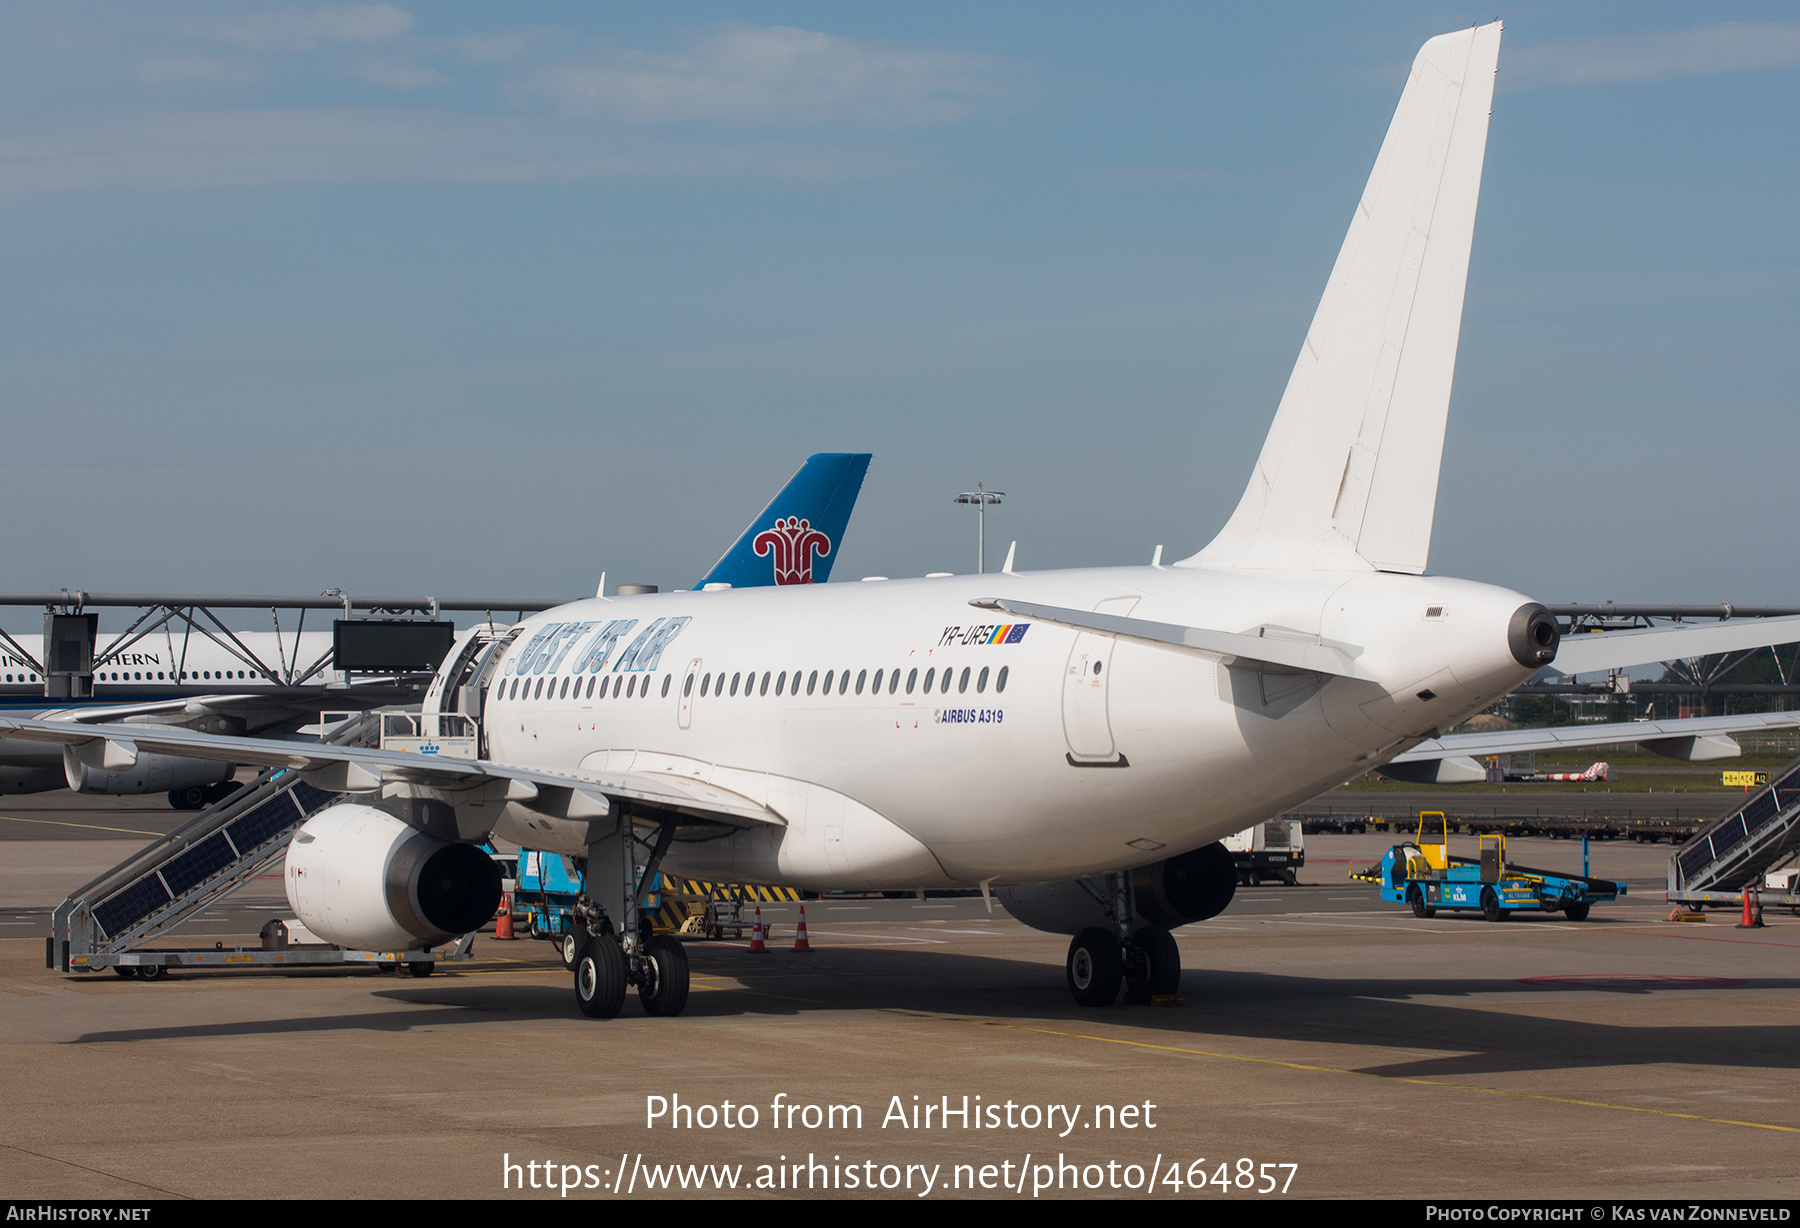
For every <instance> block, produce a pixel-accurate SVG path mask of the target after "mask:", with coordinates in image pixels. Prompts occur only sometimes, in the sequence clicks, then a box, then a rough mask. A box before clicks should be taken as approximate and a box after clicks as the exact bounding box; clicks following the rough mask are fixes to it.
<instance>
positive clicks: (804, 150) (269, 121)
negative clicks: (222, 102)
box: [0, 107, 915, 192]
mask: <svg viewBox="0 0 1800 1228" xmlns="http://www.w3.org/2000/svg"><path fill="white" fill-rule="evenodd" d="M912 169H915V167H914V159H913V158H912V157H911V156H910V155H909V154H907V153H905V152H901V153H897V154H896V153H878V152H871V151H869V150H866V149H853V148H842V147H836V146H823V145H816V144H805V143H799V142H792V141H789V142H775V141H761V142H741V143H732V144H725V143H719V142H702V141H675V140H666V139H648V138H646V137H644V136H643V135H642V134H634V133H629V132H626V133H621V132H619V131H617V130H615V129H607V128H604V127H600V126H596V125H595V124H593V123H591V122H588V121H582V120H569V119H546V118H541V117H525V116H498V117H488V116H470V115H463V114H458V113H453V112H445V111H410V110H392V109H380V108H353V107H340V108H307V109H296V110H262V111H224V110H221V111H162V112H153V113H108V114H102V115H88V116H82V117H74V118H71V119H68V120H65V121H64V122H63V123H62V124H61V125H59V126H58V127H56V128H53V129H49V130H42V131H37V132H30V133H11V134H7V133H0V192H66V191H87V190H95V189H114V188H136V189H176V190H179V189H196V188H237V187H260V186H267V185H274V184H300V183H387V184H393V183H535V182H555V181H569V180H579V179H595V178H635V179H644V178H663V179H669V178H674V179H789V180H792V179H801V180H834V179H854V178H867V177H872V176H882V175H891V174H896V173H902V172H905V171H910V170H912Z"/></svg>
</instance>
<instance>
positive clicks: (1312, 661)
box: [969, 597, 1368, 678]
mask: <svg viewBox="0 0 1800 1228" xmlns="http://www.w3.org/2000/svg"><path fill="white" fill-rule="evenodd" d="M969 604H970V605H972V606H975V607H977V608H978V609H983V610H1000V611H1003V612H1005V613H1007V614H1016V615H1018V616H1019V617H1020V618H1035V619H1038V620H1039V621H1041V622H1047V623H1059V624H1061V625H1062V626H1065V627H1074V628H1076V629H1077V630H1080V631H1092V632H1096V633H1097V634H1100V635H1115V636H1123V637H1125V638H1126V639H1133V640H1145V641H1148V642H1149V643H1152V644H1165V645H1167V646H1169V647H1171V648H1189V649H1193V650H1194V651H1196V652H1204V653H1207V654H1209V655H1212V656H1216V657H1221V658H1223V659H1224V660H1225V661H1227V662H1228V663H1229V662H1233V661H1247V662H1249V663H1251V664H1252V665H1261V666H1273V667H1275V668H1276V669H1281V670H1294V671H1298V672H1304V673H1314V674H1331V675H1333V676H1335V677H1339V678H1367V677H1368V675H1367V674H1365V673H1364V672H1363V671H1362V670H1360V669H1359V668H1357V665H1356V662H1355V661H1354V660H1353V659H1352V658H1351V653H1352V652H1354V651H1355V650H1354V649H1349V647H1348V646H1347V645H1342V644H1333V643H1330V642H1328V641H1326V640H1322V639H1319V638H1317V637H1316V636H1313V637H1299V636H1293V637H1290V636H1287V635H1246V634H1243V633H1241V632H1236V631H1212V630H1208V629H1207V628H1205V627H1184V626H1181V625H1180V624H1178V623H1159V622H1152V621H1151V620H1149V619H1146V618H1126V617H1123V616H1121V615H1118V614H1096V613H1095V612H1094V611H1092V610H1069V609H1064V608H1063V607H1062V606H1054V605H1037V604H1035V603H1034V602H1030V601H1011V600H1007V599H1004V598H1000V597H983V598H978V599H976V600H974V601H971V602H969Z"/></svg>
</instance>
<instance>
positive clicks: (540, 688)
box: [532, 678, 544, 699]
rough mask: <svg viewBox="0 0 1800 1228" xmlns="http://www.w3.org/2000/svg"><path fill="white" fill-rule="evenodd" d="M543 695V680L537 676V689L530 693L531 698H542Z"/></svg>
mask: <svg viewBox="0 0 1800 1228" xmlns="http://www.w3.org/2000/svg"><path fill="white" fill-rule="evenodd" d="M543 697H544V680H543V679H542V678H539V679H538V681H537V690H536V691H534V692H533V693H532V698H533V699H542V698H543Z"/></svg>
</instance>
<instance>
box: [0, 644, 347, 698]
mask: <svg viewBox="0 0 1800 1228" xmlns="http://www.w3.org/2000/svg"><path fill="white" fill-rule="evenodd" d="M235 635H236V638H237V639H238V640H239V641H240V642H241V643H242V644H243V646H244V648H245V649H246V650H247V654H246V653H239V652H234V651H232V650H231V649H229V648H227V647H225V646H224V645H223V644H221V643H219V642H217V641H216V640H213V639H210V638H208V637H206V636H200V635H186V636H184V635H182V634H180V633H179V632H170V633H168V634H163V635H151V636H146V637H144V638H143V639H140V640H138V641H136V642H135V643H133V644H131V645H130V646H129V647H126V648H123V649H121V650H120V651H118V652H112V651H110V650H109V649H108V646H107V645H106V644H105V643H102V644H100V645H99V650H100V653H101V655H102V656H103V657H104V658H105V660H104V661H103V662H102V664H101V665H99V666H98V667H96V669H95V670H94V695H95V697H96V698H107V697H109V696H111V697H114V698H117V697H123V696H132V697H138V696H146V697H147V696H160V695H172V694H176V693H180V694H183V695H191V694H204V693H205V692H206V691H209V690H217V691H241V690H245V689H247V688H251V687H273V686H280V685H283V684H282V683H280V682H278V681H277V680H275V679H272V678H270V677H269V676H268V675H267V674H264V673H262V672H261V671H260V670H259V669H258V668H257V666H256V665H255V664H254V662H253V661H251V660H247V659H246V655H248V656H249V657H254V658H256V659H258V660H266V661H277V662H281V663H283V664H284V665H298V666H300V667H302V668H304V666H305V665H307V664H311V663H313V662H317V661H321V660H324V659H326V657H327V656H328V654H329V653H330V652H331V632H329V631H308V632H304V633H302V634H301V635H298V636H295V635H292V634H289V635H279V636H278V635H276V634H275V633H274V632H272V631H239V632H236V633H235ZM12 639H13V641H14V643H16V644H17V645H18V646H19V647H20V648H22V649H24V650H25V652H26V654H27V655H28V656H29V657H31V658H33V659H31V660H26V659H24V658H21V657H20V656H19V655H18V654H17V653H15V652H13V651H12V650H11V649H10V648H6V647H0V695H19V696H36V697H38V698H42V697H43V694H44V679H43V677H42V676H41V675H39V674H38V672H37V669H38V666H37V662H38V661H42V660H43V659H44V637H43V636H41V635H15V636H13V637H12ZM265 654H266V655H265ZM306 681H307V682H308V683H309V684H311V685H314V686H319V685H323V684H325V683H331V682H342V681H343V674H342V673H341V672H339V671H337V670H334V669H331V668H330V667H329V666H327V667H324V668H322V669H320V670H319V671H317V672H316V673H314V674H312V675H310V676H309V677H308V678H307V679H306Z"/></svg>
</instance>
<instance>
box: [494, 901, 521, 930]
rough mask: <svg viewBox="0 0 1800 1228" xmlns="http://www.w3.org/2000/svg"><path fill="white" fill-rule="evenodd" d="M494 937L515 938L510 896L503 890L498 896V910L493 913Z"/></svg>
mask: <svg viewBox="0 0 1800 1228" xmlns="http://www.w3.org/2000/svg"><path fill="white" fill-rule="evenodd" d="M494 937H495V938H517V937H518V935H517V934H515V933H513V923H512V896H511V895H510V894H507V893H505V892H502V893H501V896H500V911H499V912H497V913H495V914H494Z"/></svg>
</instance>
